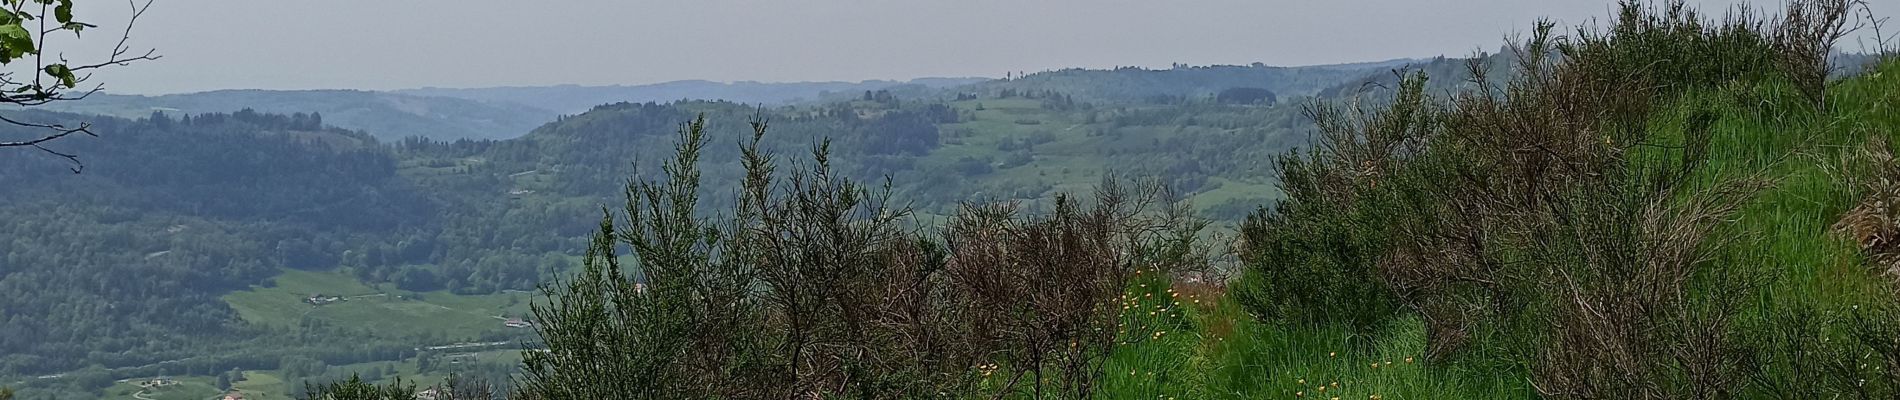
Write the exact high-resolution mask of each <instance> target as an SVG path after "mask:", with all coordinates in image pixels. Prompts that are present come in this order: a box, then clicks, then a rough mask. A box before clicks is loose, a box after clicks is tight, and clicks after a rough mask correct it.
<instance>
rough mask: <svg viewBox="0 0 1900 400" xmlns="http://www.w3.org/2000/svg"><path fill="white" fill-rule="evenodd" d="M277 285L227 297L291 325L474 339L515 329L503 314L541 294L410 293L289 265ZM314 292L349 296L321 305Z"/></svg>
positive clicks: (514, 313)
mask: <svg viewBox="0 0 1900 400" xmlns="http://www.w3.org/2000/svg"><path fill="white" fill-rule="evenodd" d="M273 281H274V282H275V283H276V285H275V286H272V287H252V288H251V289H250V290H245V291H239V292H235V293H231V294H229V295H226V296H225V297H224V299H225V302H227V303H229V304H230V305H231V308H233V309H235V310H237V311H238V315H239V316H241V317H242V318H243V319H244V321H245V322H247V323H251V324H256V325H265V326H279V327H291V326H296V325H298V324H299V323H300V322H301V321H303V320H305V319H314V320H320V321H327V322H331V323H335V324H338V325H349V326H355V327H361V328H367V329H370V330H373V331H375V332H377V333H378V334H379V335H389V336H398V337H416V338H424V337H428V338H440V339H444V340H451V341H458V340H473V339H476V338H479V337H480V336H481V334H482V333H484V332H490V331H501V330H508V329H512V328H507V327H504V326H502V324H501V323H502V318H501V317H521V316H525V315H527V313H528V306H529V303H530V302H532V300H533V298H534V296H535V294H533V293H526V292H509V293H499V294H489V295H458V294H454V293H449V292H447V291H434V292H410V291H404V290H398V289H396V288H394V287H393V285H384V287H372V286H368V285H364V284H362V283H360V282H358V281H357V280H356V279H355V278H353V277H350V276H348V275H344V274H342V273H340V272H335V271H328V272H314V271H299V270H285V271H284V273H283V274H282V275H279V276H277V277H276V278H273ZM313 294H324V295H328V296H342V297H344V299H345V300H343V301H340V302H336V303H331V304H326V305H322V306H315V305H311V304H308V303H305V302H304V299H306V298H307V297H309V296H310V295H313ZM419 344H437V343H419Z"/></svg>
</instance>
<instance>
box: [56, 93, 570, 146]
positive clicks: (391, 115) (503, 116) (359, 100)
mask: <svg viewBox="0 0 1900 400" xmlns="http://www.w3.org/2000/svg"><path fill="white" fill-rule="evenodd" d="M44 108H45V109H47V110H52V111H64V112H72V113H81V114H98V115H108V116H115V117H122V118H141V117H146V116H150V115H151V114H152V113H154V112H163V113H167V114H171V115H174V116H182V115H186V114H208V113H231V112H236V111H239V110H243V109H247V108H248V109H252V110H256V111H259V112H266V113H278V114H290V113H317V114H321V115H322V116H323V121H324V123H326V124H329V125H331V126H336V127H340V128H345V129H355V130H361V131H365V132H368V133H369V134H370V135H371V136H374V137H376V139H377V140H381V141H384V142H393V141H397V140H400V139H402V138H404V137H409V136H422V137H428V138H431V139H436V140H456V139H506V138H511V137H515V136H520V135H521V134H522V133H525V132H527V131H528V130H532V129H534V128H535V127H537V126H541V124H543V123H547V122H548V121H552V120H554V117H555V116H556V115H557V114H556V113H554V112H552V111H548V110H544V109H540V108H535V107H527V106H521V105H516V104H510V103H489V102H480V101H472V100H464V99H457V98H448V97H428V96H411V95H404V94H396V93H385V92H371V91H361V90H219V91H212V92H199V93H186V94H169V95H161V96H138V95H114V94H106V93H99V94H94V95H92V96H90V97H87V98H86V99H84V100H80V101H71V102H58V103H53V104H49V105H47V107H44Z"/></svg>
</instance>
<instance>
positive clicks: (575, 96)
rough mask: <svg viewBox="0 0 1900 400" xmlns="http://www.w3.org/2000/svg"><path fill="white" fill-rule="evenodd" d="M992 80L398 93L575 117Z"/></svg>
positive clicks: (703, 83)
mask: <svg viewBox="0 0 1900 400" xmlns="http://www.w3.org/2000/svg"><path fill="white" fill-rule="evenodd" d="M986 80H988V79H987V78H919V79H912V80H910V81H883V80H871V81H862V82H785V83H766V82H749V81H748V82H731V83H724V82H712V81H703V80H688V81H674V82H666V83H656V84H651V85H634V86H621V85H615V86H580V85H560V86H511V87H492V88H469V89H449V88H422V89H408V90H398V91H395V93H400V94H407V95H417V96H440V97H452V98H459V99H467V100H476V101H483V102H490V103H507V104H516V105H521V106H526V107H534V108H541V109H546V110H553V111H556V112H560V113H563V114H576V113H580V112H583V111H587V110H588V109H590V108H593V107H594V106H597V105H601V104H609V103H619V102H632V103H645V102H661V103H664V102H671V101H676V100H725V101H730V102H735V103H747V104H760V103H763V104H784V103H790V102H795V101H801V100H807V101H808V100H818V99H820V98H821V97H823V96H824V95H825V94H827V93H856V92H863V91H867V90H884V89H889V88H892V87H895V86H900V85H917V86H924V87H931V88H945V87H952V86H960V85H967V84H972V83H977V82H983V81H986Z"/></svg>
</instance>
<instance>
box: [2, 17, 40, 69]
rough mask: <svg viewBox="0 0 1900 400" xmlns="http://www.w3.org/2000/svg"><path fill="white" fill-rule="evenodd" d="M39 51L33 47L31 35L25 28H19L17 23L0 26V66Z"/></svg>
mask: <svg viewBox="0 0 1900 400" xmlns="http://www.w3.org/2000/svg"><path fill="white" fill-rule="evenodd" d="M39 51H40V50H39V48H37V47H34V46H33V34H32V33H30V32H28V31H27V30H26V27H23V26H20V24H19V23H18V22H15V23H12V24H6V25H0V64H4V63H8V62H12V61H13V60H15V59H18V58H20V57H21V56H25V55H27V54H32V53H38V52H39Z"/></svg>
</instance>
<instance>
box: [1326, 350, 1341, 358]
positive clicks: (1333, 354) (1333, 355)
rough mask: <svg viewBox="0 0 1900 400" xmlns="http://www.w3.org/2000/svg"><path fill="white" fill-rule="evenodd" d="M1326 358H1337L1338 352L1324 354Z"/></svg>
mask: <svg viewBox="0 0 1900 400" xmlns="http://www.w3.org/2000/svg"><path fill="white" fill-rule="evenodd" d="M1326 356H1327V357H1338V356H1339V352H1336V351H1335V352H1328V353H1326Z"/></svg>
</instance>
